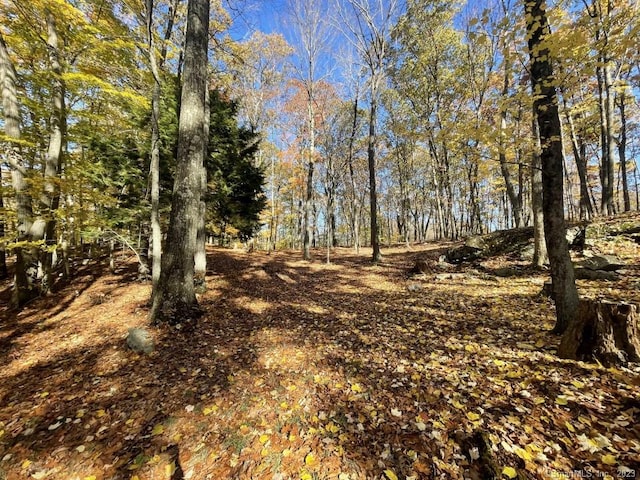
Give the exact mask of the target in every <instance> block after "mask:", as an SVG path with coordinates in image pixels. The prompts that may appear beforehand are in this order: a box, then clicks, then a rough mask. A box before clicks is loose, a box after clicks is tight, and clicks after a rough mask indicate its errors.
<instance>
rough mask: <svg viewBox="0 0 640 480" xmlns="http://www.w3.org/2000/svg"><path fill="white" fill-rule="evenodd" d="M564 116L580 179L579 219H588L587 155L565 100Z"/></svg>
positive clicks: (589, 199)
mask: <svg viewBox="0 0 640 480" xmlns="http://www.w3.org/2000/svg"><path fill="white" fill-rule="evenodd" d="M565 116H566V119H567V124H568V125H569V133H570V136H571V149H572V152H573V157H574V159H575V162H576V168H577V170H578V178H579V179H580V219H581V220H589V219H591V218H592V217H593V205H592V204H591V197H590V196H589V184H588V182H587V156H586V148H585V143H584V141H583V140H582V139H581V138H578V135H577V132H576V127H575V122H574V120H573V115H572V114H571V112H570V111H569V109H568V108H567V105H566V102H565Z"/></svg>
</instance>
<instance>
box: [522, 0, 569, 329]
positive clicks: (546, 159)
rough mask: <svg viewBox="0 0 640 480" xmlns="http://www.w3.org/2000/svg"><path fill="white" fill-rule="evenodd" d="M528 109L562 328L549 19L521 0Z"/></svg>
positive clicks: (565, 310)
mask: <svg viewBox="0 0 640 480" xmlns="http://www.w3.org/2000/svg"><path fill="white" fill-rule="evenodd" d="M524 4H525V15H526V23H527V36H528V47H529V55H530V57H531V84H532V89H533V93H534V96H535V100H534V103H533V107H534V112H535V115H536V117H537V119H538V128H539V129H540V143H541V152H540V159H541V163H542V189H543V191H542V193H543V198H542V208H543V211H544V232H545V240H546V244H547V252H548V255H549V266H550V267H551V280H552V282H553V293H554V299H555V304H556V325H555V327H554V328H553V332H554V333H564V331H565V330H566V329H567V327H568V326H569V324H570V323H571V322H573V320H574V318H575V314H576V309H577V307H578V291H577V289H576V282H575V274H574V271H573V264H572V263H571V257H570V255H569V246H568V244H567V238H566V227H565V220H564V198H563V196H564V185H563V163H564V162H563V150H562V130H561V127H560V117H559V114H558V98H557V94H556V87H555V84H554V76H553V69H552V67H551V61H550V59H549V48H548V47H547V46H546V45H545V42H546V40H545V37H546V36H548V35H549V32H550V29H549V23H548V21H547V14H546V11H545V2H544V0H535V1H531V0H524Z"/></svg>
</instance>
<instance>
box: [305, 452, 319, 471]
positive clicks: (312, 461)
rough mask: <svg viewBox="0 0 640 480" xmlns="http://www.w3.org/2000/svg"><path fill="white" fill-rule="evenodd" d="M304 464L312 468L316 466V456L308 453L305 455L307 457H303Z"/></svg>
mask: <svg viewBox="0 0 640 480" xmlns="http://www.w3.org/2000/svg"><path fill="white" fill-rule="evenodd" d="M304 463H306V464H307V465H309V466H310V467H313V466H316V465H317V464H318V459H317V458H316V456H315V455H314V454H313V453H311V452H309V453H307V456H306V457H304Z"/></svg>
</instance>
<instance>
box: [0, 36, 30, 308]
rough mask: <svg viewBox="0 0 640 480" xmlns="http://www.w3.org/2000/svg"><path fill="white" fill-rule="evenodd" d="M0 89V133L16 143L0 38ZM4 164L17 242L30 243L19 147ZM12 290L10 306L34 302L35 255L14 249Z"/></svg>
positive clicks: (9, 65) (13, 92)
mask: <svg viewBox="0 0 640 480" xmlns="http://www.w3.org/2000/svg"><path fill="white" fill-rule="evenodd" d="M0 85H1V87H2V110H3V113H4V133H5V135H6V136H7V138H8V139H12V140H16V141H17V140H20V136H21V131H20V103H19V101H18V86H17V73H16V70H15V68H14V65H13V62H12V61H11V57H10V56H9V50H8V49H7V45H6V43H5V41H4V37H3V36H2V35H1V34H0ZM6 160H7V163H8V164H9V167H10V168H11V184H12V187H13V191H14V192H15V205H16V217H17V218H16V220H17V222H16V223H17V233H18V235H17V240H18V242H24V241H28V240H30V234H31V227H32V225H33V210H32V206H31V196H30V195H29V192H28V190H27V188H28V185H27V179H26V173H27V172H26V169H25V167H24V165H23V163H22V155H21V152H20V147H19V146H18V145H17V144H12V145H10V146H9V148H7V150H6ZM13 250H14V253H15V255H16V263H15V276H14V286H13V293H12V296H11V297H12V298H11V303H12V304H13V306H15V307H20V306H22V305H23V304H24V303H26V302H28V301H29V300H31V299H32V298H34V297H35V296H36V295H37V294H38V292H37V290H36V288H35V285H34V284H33V282H34V278H33V276H32V275H30V274H29V272H35V271H36V269H37V260H36V255H34V252H33V251H32V250H33V249H30V248H28V247H27V248H22V247H16V248H14V249H13Z"/></svg>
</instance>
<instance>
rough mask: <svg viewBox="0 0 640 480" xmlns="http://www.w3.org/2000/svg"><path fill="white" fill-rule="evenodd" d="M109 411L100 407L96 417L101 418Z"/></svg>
mask: <svg viewBox="0 0 640 480" xmlns="http://www.w3.org/2000/svg"><path fill="white" fill-rule="evenodd" d="M106 413H107V412H105V411H104V410H102V409H100V410H98V411H97V412H96V417H98V418H100V417H104V416H105V415H106Z"/></svg>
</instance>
